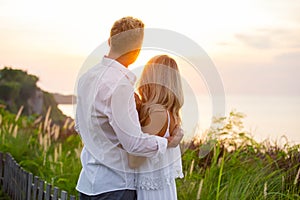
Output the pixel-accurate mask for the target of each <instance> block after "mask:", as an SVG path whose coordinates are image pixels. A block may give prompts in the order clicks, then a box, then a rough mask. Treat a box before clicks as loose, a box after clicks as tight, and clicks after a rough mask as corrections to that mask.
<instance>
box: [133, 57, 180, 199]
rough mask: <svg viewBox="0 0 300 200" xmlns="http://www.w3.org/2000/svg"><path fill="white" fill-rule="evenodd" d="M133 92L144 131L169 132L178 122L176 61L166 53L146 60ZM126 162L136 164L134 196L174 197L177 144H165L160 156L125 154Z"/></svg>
mask: <svg viewBox="0 0 300 200" xmlns="http://www.w3.org/2000/svg"><path fill="white" fill-rule="evenodd" d="M138 92H139V95H140V99H139V98H138V96H137V95H136V101H137V109H138V111H139V117H140V123H141V126H142V130H143V132H145V133H149V134H156V135H159V136H161V137H169V136H172V135H171V133H172V132H173V130H174V129H175V127H176V126H180V125H181V118H180V116H179V111H180V108H181V107H182V105H183V92H182V86H181V79H180V74H179V71H178V66H177V63H176V62H175V60H174V59H172V58H170V57H169V56H167V55H159V56H155V57H153V58H152V59H150V60H149V61H148V63H147V64H146V66H145V68H144V71H143V73H142V75H141V78H140V81H139V84H138ZM129 166H130V167H132V168H136V172H137V177H136V188H137V199H138V200H147V199H155V200H159V199H163V200H165V199H169V200H175V199H177V192H176V184H175V178H178V177H180V178H182V177H183V173H182V165H181V153H180V147H179V146H177V147H176V148H169V149H167V152H166V153H165V154H164V156H163V157H160V158H158V159H157V158H156V159H146V158H144V157H136V156H132V155H129Z"/></svg>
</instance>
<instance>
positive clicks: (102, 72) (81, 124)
mask: <svg viewBox="0 0 300 200" xmlns="http://www.w3.org/2000/svg"><path fill="white" fill-rule="evenodd" d="M135 80H136V78H135V75H134V74H133V73H132V72H131V71H130V70H128V69H127V68H125V67H124V66H123V65H122V64H120V63H119V62H117V61H116V60H113V59H110V58H107V57H104V58H103V60H102V61H101V63H99V64H98V65H96V66H94V67H93V68H91V69H90V70H89V71H87V72H86V73H85V74H83V75H82V77H81V78H80V79H79V82H78V86H77V109H76V117H75V120H76V124H75V129H76V131H77V132H78V133H79V134H80V135H81V138H82V141H83V143H84V148H83V150H82V153H81V162H82V170H81V173H80V176H79V180H78V183H77V187H76V189H77V190H78V191H79V192H81V193H84V194H87V195H97V194H101V193H104V192H109V191H115V190H122V189H135V188H134V181H135V180H134V170H132V169H130V168H129V166H128V154H127V152H129V153H131V154H134V155H137V156H146V157H152V159H153V160H154V161H155V160H158V157H160V156H161V155H162V154H164V153H165V151H166V149H167V140H166V139H165V138H162V137H158V136H153V135H148V134H144V133H143V132H142V131H141V127H140V124H139V117H138V113H137V111H136V104H135V100H134V88H133V85H134V82H135Z"/></svg>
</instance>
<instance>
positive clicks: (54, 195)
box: [52, 187, 59, 200]
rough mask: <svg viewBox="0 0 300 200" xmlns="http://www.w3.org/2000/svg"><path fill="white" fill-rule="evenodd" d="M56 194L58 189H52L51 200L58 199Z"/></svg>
mask: <svg viewBox="0 0 300 200" xmlns="http://www.w3.org/2000/svg"><path fill="white" fill-rule="evenodd" d="M58 192H59V189H58V187H54V190H53V198H52V200H57V199H58Z"/></svg>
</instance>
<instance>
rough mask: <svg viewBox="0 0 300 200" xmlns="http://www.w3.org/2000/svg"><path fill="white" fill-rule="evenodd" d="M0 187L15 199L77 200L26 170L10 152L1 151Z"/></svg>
mask: <svg viewBox="0 0 300 200" xmlns="http://www.w3.org/2000/svg"><path fill="white" fill-rule="evenodd" d="M0 188H2V189H3V191H4V192H5V193H6V194H7V195H8V196H9V197H10V198H11V199H13V200H24V199H27V200H67V199H68V198H69V199H70V200H75V199H76V198H75V196H72V195H70V196H68V193H67V192H66V191H64V190H62V191H61V192H59V191H60V189H59V188H57V187H52V186H51V185H50V184H48V183H45V181H43V180H41V179H40V178H39V177H37V176H33V174H32V173H29V172H27V171H25V170H24V169H23V168H22V167H21V166H20V165H19V164H18V163H17V162H16V161H15V159H14V158H13V157H12V156H11V155H10V154H9V153H2V152H0Z"/></svg>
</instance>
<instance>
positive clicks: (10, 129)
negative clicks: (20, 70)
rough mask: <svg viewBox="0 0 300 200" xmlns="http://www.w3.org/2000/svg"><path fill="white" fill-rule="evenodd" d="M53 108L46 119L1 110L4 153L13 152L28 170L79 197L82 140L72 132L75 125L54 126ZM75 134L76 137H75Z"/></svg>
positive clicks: (68, 122) (1, 147) (1, 133)
mask: <svg viewBox="0 0 300 200" xmlns="http://www.w3.org/2000/svg"><path fill="white" fill-rule="evenodd" d="M50 112H51V108H49V109H48V112H47V115H46V117H45V118H44V119H43V118H41V117H38V116H29V117H26V116H21V109H20V111H19V113H18V114H17V115H15V114H11V113H9V112H7V111H6V110H4V109H3V108H0V127H1V128H0V138H1V139H0V151H2V152H10V153H11V154H12V156H13V157H14V158H15V159H16V161H17V162H18V163H19V164H20V165H21V166H22V167H23V168H24V169H25V170H27V171H29V172H32V173H33V174H34V175H35V176H39V177H40V178H42V179H43V180H45V181H47V182H48V183H50V184H52V185H55V186H58V187H59V188H61V189H64V190H66V191H68V192H69V193H70V194H76V190H75V185H76V182H77V178H78V174H79V172H80V170H81V164H80V159H79V156H80V152H81V148H82V144H81V141H80V137H79V136H78V135H76V134H75V133H74V132H73V131H72V127H73V122H70V121H66V123H65V125H64V126H63V127H59V126H57V125H55V124H52V123H51V121H52V120H51V119H50V118H49V116H50ZM72 132H73V134H71V133H72Z"/></svg>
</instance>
